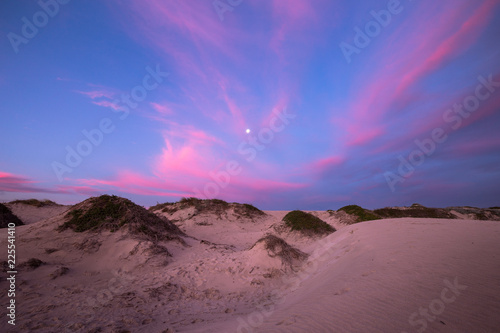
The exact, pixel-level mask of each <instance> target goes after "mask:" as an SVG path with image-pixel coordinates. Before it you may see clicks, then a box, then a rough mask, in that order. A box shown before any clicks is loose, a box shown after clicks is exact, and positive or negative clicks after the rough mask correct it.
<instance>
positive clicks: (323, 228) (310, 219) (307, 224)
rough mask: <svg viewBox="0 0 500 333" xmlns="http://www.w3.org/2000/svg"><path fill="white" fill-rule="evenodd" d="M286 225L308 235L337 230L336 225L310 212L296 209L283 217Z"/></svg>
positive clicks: (329, 232)
mask: <svg viewBox="0 0 500 333" xmlns="http://www.w3.org/2000/svg"><path fill="white" fill-rule="evenodd" d="M283 222H285V225H286V226H288V227H290V228H291V229H292V230H296V231H300V232H302V233H304V234H308V235H311V234H312V235H314V234H315V235H324V234H331V233H332V232H334V231H336V230H335V228H334V227H332V226H331V225H329V224H328V223H326V222H325V221H323V220H321V219H320V218H319V217H316V216H314V215H312V214H310V213H306V212H303V211H301V210H294V211H291V212H289V213H288V214H286V215H285V216H284V217H283Z"/></svg>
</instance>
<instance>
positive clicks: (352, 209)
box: [338, 205, 380, 223]
mask: <svg viewBox="0 0 500 333" xmlns="http://www.w3.org/2000/svg"><path fill="white" fill-rule="evenodd" d="M338 211H339V212H346V213H347V214H349V215H354V216H356V221H355V222H354V223H358V222H363V221H373V220H380V216H378V215H375V214H373V212H371V211H369V210H367V209H364V208H362V207H360V206H358V205H349V206H344V207H342V208H340V209H339V210H338Z"/></svg>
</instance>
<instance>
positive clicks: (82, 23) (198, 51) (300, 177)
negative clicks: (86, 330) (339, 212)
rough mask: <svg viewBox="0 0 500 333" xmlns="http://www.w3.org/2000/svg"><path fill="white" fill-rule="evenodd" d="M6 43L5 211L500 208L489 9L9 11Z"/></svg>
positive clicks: (421, 5) (278, 2) (348, 6)
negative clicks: (127, 203) (196, 202)
mask: <svg viewBox="0 0 500 333" xmlns="http://www.w3.org/2000/svg"><path fill="white" fill-rule="evenodd" d="M0 30H1V36H2V37H1V42H0V61H1V64H2V67H1V68H2V69H1V71H0V112H1V113H2V116H3V117H2V119H3V121H2V122H1V123H0V140H1V142H2V144H1V146H0V156H1V158H0V201H10V200H13V199H18V198H32V197H34V198H40V199H42V198H48V199H52V200H55V201H57V202H60V203H76V202H79V201H81V200H84V199H85V198H87V197H89V196H95V195H99V194H104V193H108V194H116V195H120V196H124V197H127V198H130V199H131V200H133V201H134V202H136V203H138V204H141V205H145V206H149V205H152V204H156V202H165V201H176V200H178V199H179V198H181V197H188V196H198V197H202V198H221V199H225V200H228V201H237V202H248V203H252V204H255V205H256V206H258V207H259V208H262V209H337V208H339V207H341V206H344V205H347V204H354V203H355V204H359V205H362V206H364V207H367V208H378V207H384V206H393V205H410V204H412V203H414V202H419V203H421V204H424V205H428V206H451V205H473V206H480V207H488V206H494V205H495V206H498V205H499V202H498V198H500V189H499V186H498V185H499V183H500V167H499V166H500V163H499V162H500V154H499V152H500V132H499V131H498V125H499V123H500V114H499V111H500V61H498V59H499V56H500V44H499V43H498V35H499V32H500V3H499V2H498V1H494V0H485V1H471V0H469V1H451V0H448V1H440V2H439V3H436V2H433V1H408V0H406V1H396V0H390V1H359V2H356V3H355V4H354V3H348V2H346V1H326V0H316V1H305V0H303V1H299V0H290V1H285V0H271V1H264V0H255V1H250V0H242V1H226V0H220V1H212V0H203V1H202V0H198V1H194V0H193V1H173V0H169V1H159V0H155V1H153V0H151V1H141V2H138V1H137V2H134V1H119V0H110V1H102V2H91V3H88V2H83V1H77V0H71V1H67V0H64V1H63V0H60V1H56V0H42V1H14V0H5V1H2V2H1V4H0ZM84 133H87V136H86V135H85V134H84ZM89 133H90V134H89Z"/></svg>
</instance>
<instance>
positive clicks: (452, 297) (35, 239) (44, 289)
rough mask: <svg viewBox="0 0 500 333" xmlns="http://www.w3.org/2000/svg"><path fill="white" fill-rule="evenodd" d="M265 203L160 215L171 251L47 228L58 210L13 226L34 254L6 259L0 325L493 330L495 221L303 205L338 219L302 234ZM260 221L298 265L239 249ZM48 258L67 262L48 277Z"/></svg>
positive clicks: (498, 282)
mask: <svg viewBox="0 0 500 333" xmlns="http://www.w3.org/2000/svg"><path fill="white" fill-rule="evenodd" d="M267 213H268V216H267V217H264V218H258V219H255V220H248V219H247V220H245V219H238V218H235V217H234V216H233V215H231V214H230V213H229V214H227V215H224V216H222V217H221V216H215V215H213V214H212V215H210V214H205V215H204V214H200V215H197V216H190V215H189V213H186V212H180V213H177V216H169V218H171V219H174V220H176V222H175V223H176V224H177V225H178V226H179V227H180V228H181V229H183V230H184V231H185V232H186V233H187V234H188V235H189V236H190V237H185V241H186V243H187V245H188V246H183V245H182V244H179V243H177V242H164V243H162V244H160V245H162V246H164V247H165V248H167V249H168V252H169V253H170V255H171V256H169V255H168V254H167V253H165V252H163V253H157V254H155V253H153V252H151V248H150V247H151V245H152V244H151V243H150V242H147V241H140V240H137V239H134V238H133V237H131V236H130V235H128V234H125V233H122V232H116V233H110V232H107V233H101V234H95V233H74V232H72V231H69V230H66V231H64V232H61V233H59V232H56V231H54V229H55V228H56V227H57V226H58V225H60V224H61V223H62V221H63V214H61V215H57V216H53V217H51V218H48V219H46V220H43V221H40V222H38V223H34V224H31V225H27V226H21V227H18V228H17V248H18V254H17V255H18V263H22V262H25V261H26V260H27V259H29V258H32V257H36V258H39V259H41V260H42V261H44V262H45V263H46V264H44V265H42V266H40V267H39V268H37V269H34V270H28V269H19V273H18V275H17V287H18V295H17V302H18V305H19V306H18V325H17V326H16V329H12V327H10V326H7V324H6V321H5V320H2V321H1V322H0V331H2V332H4V331H6V332H19V331H34V332H88V331H92V330H94V332H97V331H99V329H100V330H101V331H102V332H120V331H122V332H126V330H127V329H128V330H129V331H131V332H173V331H176V332H252V331H253V332H273V331H280V332H332V331H334V332H402V331H406V332H408V333H409V332H417V330H418V329H419V328H423V327H424V326H423V325H424V324H426V325H427V326H426V327H425V331H427V332H496V331H497V328H498V327H499V324H500V319H497V318H496V317H497V316H496V315H497V314H498V313H499V312H500V265H499V264H498V263H499V262H500V261H499V257H500V242H499V240H500V223H499V222H489V221H462V220H433V219H411V218H405V219H394V220H379V221H373V222H365V223H360V224H355V225H351V226H343V225H342V224H340V223H339V221H337V220H335V219H334V218H332V217H330V215H329V214H328V213H327V212H314V214H315V215H317V216H319V217H320V218H322V219H323V220H325V221H326V222H328V223H330V224H332V225H333V226H334V227H336V228H337V229H338V231H337V232H335V233H333V234H331V235H330V236H328V237H325V238H323V239H310V238H304V237H300V236H297V235H296V234H293V233H287V232H281V233H278V232H277V231H276V228H275V227H276V226H277V225H279V221H280V220H281V218H282V217H283V216H284V215H285V214H286V213H287V212H267ZM183 214H184V215H183ZM6 232H7V230H6V229H3V230H0V248H4V249H5V248H6V238H7V237H6ZM266 233H274V234H278V235H279V236H280V237H282V238H283V239H285V240H286V241H287V242H288V243H289V244H292V245H294V246H296V247H298V248H299V249H301V250H302V251H304V252H306V253H308V254H309V255H310V257H309V260H308V261H307V262H306V263H305V264H304V266H303V269H302V270H301V271H298V272H295V273H293V272H290V271H285V270H284V268H283V265H282V262H281V261H280V259H279V258H276V257H270V256H269V255H268V252H267V251H266V250H265V249H263V248H261V247H258V246H257V247H254V248H251V247H252V245H253V244H254V243H255V242H256V241H257V240H258V239H260V238H261V237H262V236H264V235H265V234H266ZM2 260H4V259H2ZM61 267H67V268H68V271H67V272H66V273H65V274H63V275H61V276H59V274H61V272H62V271H61ZM455 279H457V280H456V281H457V284H458V286H459V287H460V288H462V289H463V290H462V289H458V290H455V293H456V294H453V291H449V290H448V289H447V290H445V291H443V290H444V288H449V287H447V283H445V282H444V281H445V280H447V281H450V283H451V284H452V285H453V284H454V283H455ZM462 285H463V286H466V288H465V287H461V286H462ZM6 287H7V284H6V281H5V273H2V278H1V280H0V288H1V289H2V290H5V289H6ZM441 298H443V299H444V301H439V299H441ZM0 302H1V303H2V304H6V302H7V297H6V293H5V292H2V294H1V295H0ZM429 305H431V308H432V309H434V310H435V311H436V313H439V315H437V317H431V316H429V317H428V318H429V320H427V319H425V317H424V316H423V315H420V314H419V313H418V311H419V310H420V309H422V311H424V309H425V308H429ZM441 305H442V306H441ZM4 309H5V307H3V306H2V311H1V313H0V315H1V316H2V318H5V312H4V311H5V310H4ZM415 312H417V314H416V315H414V316H413V317H412V314H413V313H415ZM431 315H432V312H431ZM432 316H434V315H432ZM410 318H411V322H412V323H413V326H412V324H411V323H410V322H409V320H410ZM423 331H424V330H421V332H423Z"/></svg>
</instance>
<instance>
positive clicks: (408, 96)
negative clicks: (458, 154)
mask: <svg viewBox="0 0 500 333" xmlns="http://www.w3.org/2000/svg"><path fill="white" fill-rule="evenodd" d="M498 4H499V3H498V2H496V1H493V0H487V1H484V2H482V3H481V4H480V5H479V6H477V5H471V4H470V3H467V4H463V5H462V6H454V7H453V8H452V9H451V10H446V11H444V9H443V8H441V9H439V10H438V9H437V8H434V7H436V6H438V5H437V4H432V3H420V11H416V12H415V13H414V15H413V18H415V19H411V20H409V21H410V22H415V20H416V19H417V18H418V16H419V15H422V13H423V12H425V13H426V15H427V14H428V13H436V14H434V15H439V19H436V20H432V19H431V20H430V23H429V24H427V25H424V26H422V27H420V28H419V29H418V30H415V29H414V26H413V25H412V24H413V23H412V24H410V23H408V24H403V25H402V26H401V28H400V29H398V30H396V31H395V32H394V33H393V35H392V36H390V37H389V39H390V40H392V41H393V42H394V43H396V44H395V45H398V47H397V49H396V48H394V49H393V48H384V49H381V50H376V51H375V52H374V59H381V60H380V61H379V62H377V63H373V64H372V67H373V68H378V69H376V70H374V71H372V74H371V76H370V77H367V76H366V73H365V72H363V73H362V75H360V76H359V78H358V79H357V81H355V82H354V84H353V86H355V87H356V90H354V91H353V92H352V94H351V96H350V101H351V102H350V103H349V104H348V105H346V108H347V109H348V110H350V112H349V116H348V117H344V118H343V119H340V120H339V118H338V116H336V115H335V116H334V117H333V118H332V121H333V122H334V123H337V125H340V126H342V128H343V129H345V131H346V133H345V135H344V137H343V141H344V143H345V144H346V145H348V146H351V145H354V146H355V145H361V144H367V143H369V142H372V141H374V140H375V139H377V138H378V137H380V136H381V135H383V134H384V129H383V126H382V123H387V120H386V119H387V116H389V115H392V114H391V113H394V112H395V110H404V109H405V108H406V107H407V106H409V105H412V104H415V103H417V102H418V101H419V100H421V98H422V96H428V92H424V91H422V90H417V89H414V87H418V83H419V82H422V81H423V80H426V79H427V78H428V77H431V76H432V75H433V74H434V73H435V72H436V71H437V70H439V69H440V68H441V67H443V66H445V65H446V64H448V63H449V60H451V59H453V58H455V57H457V56H459V55H460V54H461V53H462V52H463V51H465V50H467V49H468V48H470V47H471V45H472V44H473V43H474V42H475V41H476V39H477V36H478V35H479V34H480V33H481V32H482V30H483V29H484V28H485V26H486V25H487V24H488V23H489V21H491V17H492V13H493V12H494V9H495V7H496V6H498ZM471 6H474V8H472V9H471ZM431 7H433V8H431ZM459 18H460V20H459ZM457 21H464V23H462V24H461V25H460V26H459V27H455V26H454V25H455V24H456V22H457ZM408 69H410V70H408Z"/></svg>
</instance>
